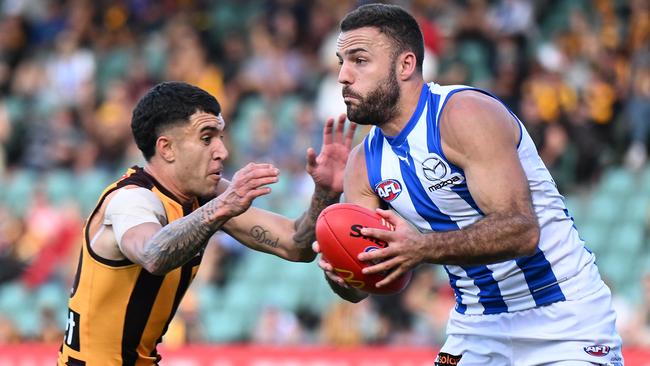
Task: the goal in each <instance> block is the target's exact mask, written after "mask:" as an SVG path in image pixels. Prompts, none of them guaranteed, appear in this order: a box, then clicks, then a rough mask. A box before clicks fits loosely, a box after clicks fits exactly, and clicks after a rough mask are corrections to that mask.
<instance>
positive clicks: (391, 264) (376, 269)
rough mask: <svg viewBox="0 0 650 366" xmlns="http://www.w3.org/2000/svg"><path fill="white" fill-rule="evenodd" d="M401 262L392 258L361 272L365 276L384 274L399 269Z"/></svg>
mask: <svg viewBox="0 0 650 366" xmlns="http://www.w3.org/2000/svg"><path fill="white" fill-rule="evenodd" d="M399 264H400V261H399V259H398V258H391V259H387V260H385V261H382V262H380V263H377V264H375V265H372V266H369V267H366V268H364V269H362V270H361V272H363V274H373V273H383V272H387V271H390V270H392V269H393V268H395V267H399Z"/></svg>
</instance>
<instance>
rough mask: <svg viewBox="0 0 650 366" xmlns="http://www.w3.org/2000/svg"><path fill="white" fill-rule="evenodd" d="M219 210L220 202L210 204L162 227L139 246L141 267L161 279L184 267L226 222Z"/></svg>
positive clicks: (224, 216) (223, 214)
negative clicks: (170, 272)
mask: <svg viewBox="0 0 650 366" xmlns="http://www.w3.org/2000/svg"><path fill="white" fill-rule="evenodd" d="M220 206H222V201H221V200H219V199H214V200H211V201H209V202H208V203H206V204H205V205H203V206H201V207H200V208H199V209H198V210H196V211H194V212H192V213H191V214H189V215H187V216H185V217H183V218H181V219H178V220H176V221H174V222H172V223H171V224H169V225H166V226H164V227H162V228H161V229H160V230H158V231H157V232H156V233H155V234H154V235H153V236H152V237H151V239H149V240H148V241H146V242H145V244H144V245H143V248H142V251H141V252H140V253H141V254H140V261H139V262H140V263H141V265H142V266H143V267H144V268H145V269H147V271H149V272H151V273H152V274H157V275H162V274H165V273H167V272H169V271H171V270H172V269H174V268H177V267H179V266H182V265H183V264H185V263H187V262H188V261H189V260H190V259H192V257H194V256H195V255H196V254H197V253H198V252H200V251H201V250H203V249H204V248H205V246H206V245H207V244H208V240H209V239H210V237H211V236H212V235H213V234H214V233H215V232H216V231H217V230H218V229H219V228H220V227H221V226H222V225H223V223H224V222H226V221H227V220H228V219H229V218H230V217H229V216H227V215H226V214H225V213H224V212H223V211H222V212H221V213H220V212H219V207H220ZM128 233H129V232H127V233H126V234H125V237H126V235H127V234H128ZM136 235H137V234H136Z"/></svg>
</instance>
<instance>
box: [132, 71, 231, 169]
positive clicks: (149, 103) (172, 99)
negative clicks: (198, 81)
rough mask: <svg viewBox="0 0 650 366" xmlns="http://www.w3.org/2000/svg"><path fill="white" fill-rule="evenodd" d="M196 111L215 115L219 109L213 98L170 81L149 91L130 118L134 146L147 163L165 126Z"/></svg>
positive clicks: (199, 89) (180, 121)
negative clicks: (136, 146)
mask: <svg viewBox="0 0 650 366" xmlns="http://www.w3.org/2000/svg"><path fill="white" fill-rule="evenodd" d="M196 112H205V113H210V114H213V115H215V116H218V115H219V113H221V106H220V105H219V102H218V101H217V99H216V98H215V97H213V96H212V95H210V93H208V92H206V91H205V90H203V89H201V88H198V87H196V86H193V85H190V84H187V83H183V82H178V81H170V82H164V83H160V84H158V85H156V86H154V87H153V88H151V89H150V90H149V91H148V92H147V93H146V94H145V95H144V96H143V97H142V98H141V99H140V101H139V102H138V104H137V105H136V106H135V109H134V110H133V116H132V117H131V131H132V132H133V138H134V139H135V143H136V145H138V148H139V149H140V151H142V154H143V155H144V158H145V159H146V160H147V161H149V159H151V157H152V156H153V155H154V153H155V151H156V140H157V139H158V137H159V136H160V134H161V133H162V132H163V131H164V130H165V129H166V128H168V127H170V126H173V125H178V124H182V123H188V122H189V119H190V116H191V115H193V114H194V113H196Z"/></svg>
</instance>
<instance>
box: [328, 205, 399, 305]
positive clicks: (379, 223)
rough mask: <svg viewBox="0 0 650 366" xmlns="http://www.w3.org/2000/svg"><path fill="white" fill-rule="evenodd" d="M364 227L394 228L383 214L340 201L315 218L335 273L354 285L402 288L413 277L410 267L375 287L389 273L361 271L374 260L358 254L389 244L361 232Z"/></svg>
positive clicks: (391, 291)
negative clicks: (361, 259)
mask: <svg viewBox="0 0 650 366" xmlns="http://www.w3.org/2000/svg"><path fill="white" fill-rule="evenodd" d="M363 227H371V228H378V229H385V230H393V227H392V226H391V225H390V224H389V223H387V222H386V221H385V220H384V219H383V218H381V216H379V215H378V214H377V213H376V212H374V211H371V210H368V209H367V208H365V207H361V206H358V205H355V204H351V203H337V204H334V205H331V206H329V207H327V208H326V209H324V210H323V212H321V214H320V216H318V221H317V222H316V240H318V244H319V245H320V249H321V253H322V254H323V258H324V259H325V260H327V261H328V262H330V264H332V266H333V267H334V271H335V272H336V274H338V275H339V276H341V278H343V279H344V280H345V282H346V283H347V284H348V285H350V286H352V287H354V288H357V289H359V290H362V291H366V292H370V293H373V294H384V295H386V294H394V293H397V292H400V291H401V290H402V289H404V287H406V285H407V284H408V283H409V281H410V280H411V272H410V271H409V272H407V273H405V274H403V275H402V276H400V277H399V278H398V279H397V280H395V281H393V282H391V283H390V284H388V285H387V286H384V287H380V288H377V287H375V283H377V282H379V281H381V280H382V279H383V278H384V277H386V276H387V273H376V274H371V275H366V274H363V273H361V270H362V269H363V268H365V267H368V266H370V265H372V264H371V263H364V262H361V261H359V260H358V259H357V255H358V254H359V253H361V252H369V251H372V250H377V249H380V248H385V247H386V246H387V245H388V244H387V243H386V242H384V241H382V240H379V239H375V238H370V237H366V236H363V235H361V228H363Z"/></svg>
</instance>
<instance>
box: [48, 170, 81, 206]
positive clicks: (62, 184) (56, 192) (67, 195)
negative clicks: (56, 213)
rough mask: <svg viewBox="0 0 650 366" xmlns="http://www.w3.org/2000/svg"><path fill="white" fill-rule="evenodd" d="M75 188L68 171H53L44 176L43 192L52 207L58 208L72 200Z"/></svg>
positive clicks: (72, 178)
mask: <svg viewBox="0 0 650 366" xmlns="http://www.w3.org/2000/svg"><path fill="white" fill-rule="evenodd" d="M77 188H78V187H77V186H76V184H75V180H74V177H73V176H72V173H71V172H70V171H67V170H54V171H51V172H49V173H48V174H47V175H46V176H45V191H46V193H47V197H48V199H49V200H50V202H51V203H52V204H54V205H57V206H58V205H60V204H62V203H64V202H66V201H69V200H70V199H72V197H73V194H74V192H75V190H76V189H77Z"/></svg>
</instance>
